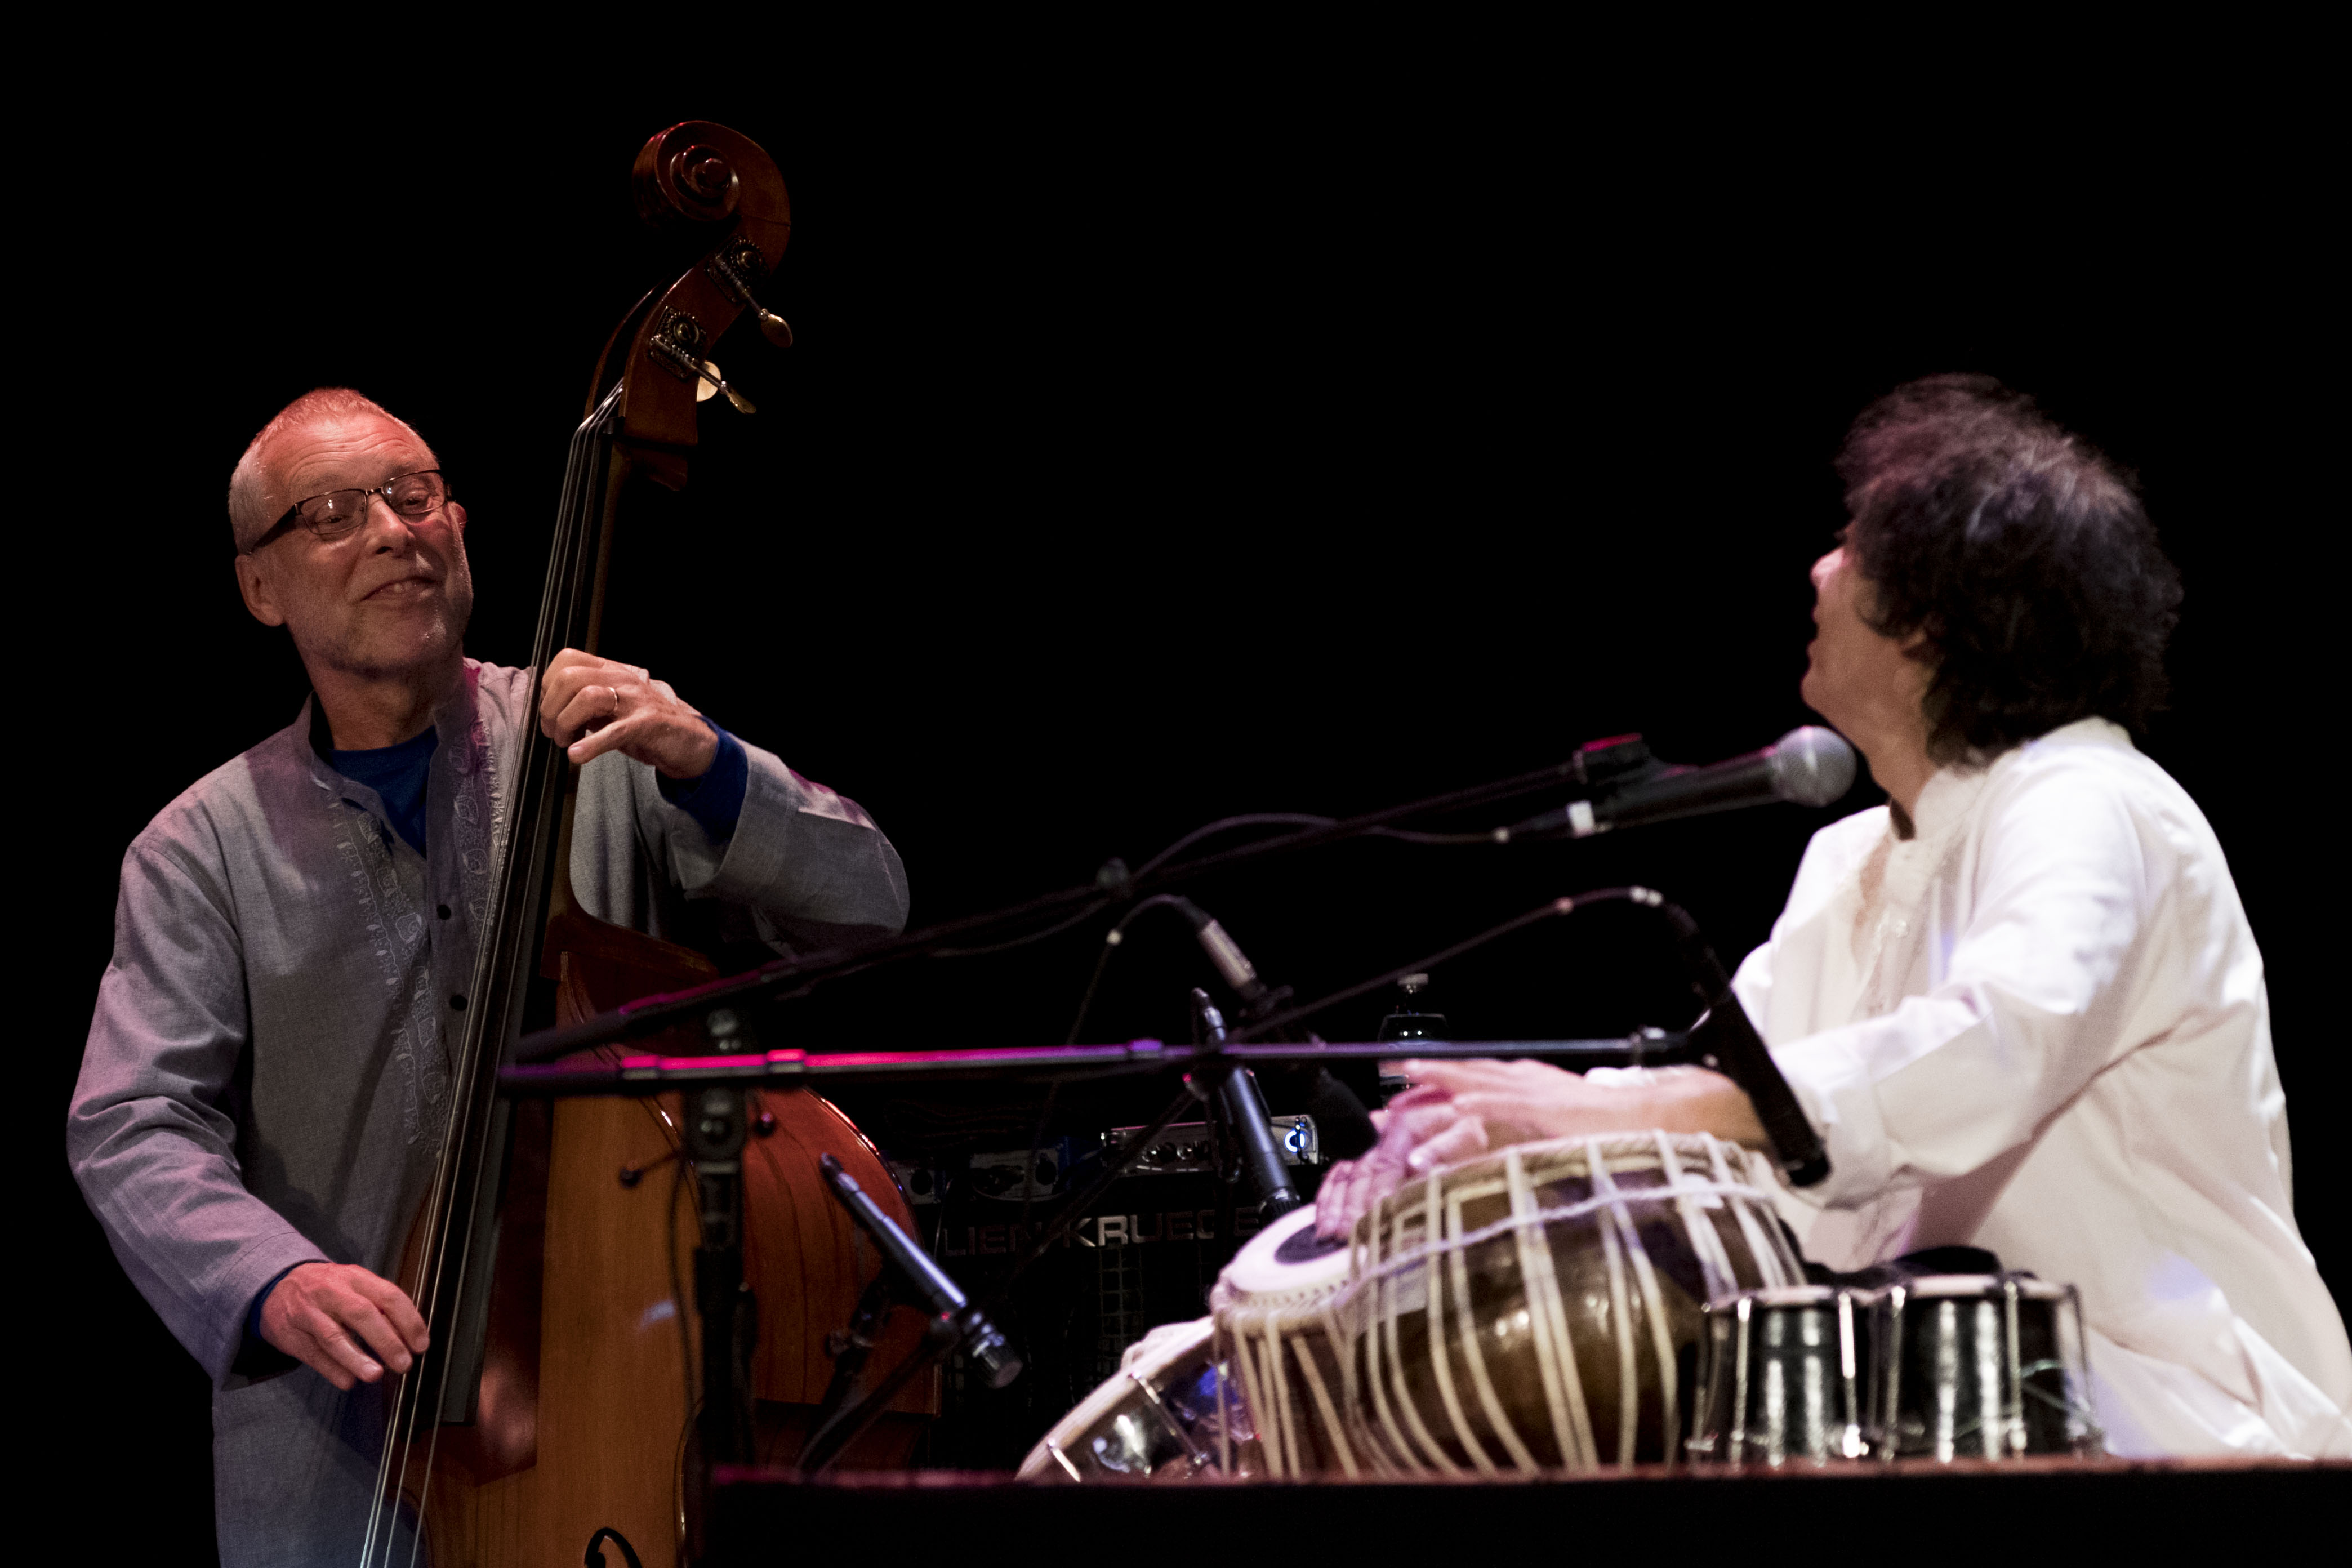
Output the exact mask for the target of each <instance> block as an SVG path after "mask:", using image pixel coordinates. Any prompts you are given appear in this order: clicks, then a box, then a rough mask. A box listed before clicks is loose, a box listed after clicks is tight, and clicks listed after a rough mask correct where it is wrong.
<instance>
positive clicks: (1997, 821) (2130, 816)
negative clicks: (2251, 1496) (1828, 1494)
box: [1734, 719, 2352, 1457]
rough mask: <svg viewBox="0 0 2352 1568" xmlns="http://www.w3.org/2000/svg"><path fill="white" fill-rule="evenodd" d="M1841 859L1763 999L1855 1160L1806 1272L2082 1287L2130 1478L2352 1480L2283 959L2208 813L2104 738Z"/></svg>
mask: <svg viewBox="0 0 2352 1568" xmlns="http://www.w3.org/2000/svg"><path fill="white" fill-rule="evenodd" d="M1913 827H1914V830H1913V833H1912V835H1911V837H1908V838H1903V837H1898V836H1897V835H1896V833H1895V827H1894V825H1893V823H1892V821H1891V814H1890V812H1889V811H1888V809H1887V808H1886V807H1885V806H1878V807H1875V808H1874V809H1872V810H1869V811H1864V812H1861V813H1858V814H1856V815H1855V816H1849V817H1847V818H1845V819H1844V820H1843V821H1842V822H1839V823H1837V824H1835V825H1833V826H1830V827H1828V828H1825V829H1823V830H1822V832H1821V833H1820V834H1818V835H1817V836H1816V837H1814V839H1813V842H1812V844H1811V847H1810V848H1809V849H1808V850H1807V851H1806V854H1805V858H1804V862H1803V864H1802V866H1801V868H1800V869H1799V870H1798V873H1797V880H1796V885H1795V887H1794V888H1793V889H1791V890H1790V895H1789V904H1788V908H1787V910H1785V911H1784V912H1783V913H1782V915H1781V916H1780V921H1779V922H1778V923H1777V924H1776V925H1775V926H1774V928H1773V931H1772V938H1771V940H1770V941H1769V942H1767V943H1766V944H1765V945H1764V946H1762V947H1760V948H1759V949H1757V950H1756V952H1753V953H1751V954H1749V956H1748V961H1747V962H1746V963H1743V964H1741V965H1740V967H1739V972H1738V975H1737V977H1736V978H1735V980H1734V986H1735V988H1736V990H1737V991H1738V995H1739V999H1740V1001H1741V1003H1742V1004H1743V1005H1745V1006H1746V1008H1747V1010H1748V1016H1749V1017H1751V1018H1752V1019H1754V1020H1755V1021H1756V1023H1757V1026H1758V1027H1759V1030H1760V1031H1761V1032H1762V1034H1763V1036H1764V1037H1765V1040H1766V1042H1767V1043H1768V1044H1769V1045H1770V1046H1771V1047H1773V1056H1774V1058H1775V1059H1776V1060H1777V1061H1778V1062H1779V1063H1780V1068H1781V1071H1782V1072H1783V1073H1784V1074H1785V1075H1786V1076H1787V1078H1788V1079H1789V1081H1790V1086H1791V1087H1792V1088H1794V1089H1795V1090H1796V1092H1797V1096H1798V1099H1799V1100H1800V1101H1801V1103H1802V1104H1803V1106H1804V1108H1805V1110H1806V1112H1807V1114H1808V1115H1809V1117H1810V1118H1811V1121H1812V1122H1813V1123H1814V1125H1815V1126H1816V1127H1818V1128H1820V1129H1821V1130H1822V1132H1823V1134H1824V1136H1825V1137H1826V1139H1827V1141H1828V1144H1829V1153H1830V1162H1831V1174H1830V1177H1829V1179H1828V1181H1826V1182H1825V1183H1823V1184H1822V1185H1820V1186H1819V1187H1816V1188H1813V1189H1811V1190H1810V1191H1808V1192H1805V1193H1804V1194H1801V1195H1791V1196H1790V1197H1789V1198H1788V1199H1787V1200H1786V1201H1785V1202H1784V1204H1783V1207H1784V1210H1785V1211H1786V1214H1787V1217H1788V1218H1789V1219H1790V1223H1791V1224H1792V1225H1793V1226H1795V1227H1796V1228H1797V1230H1798V1233H1799V1234H1800V1236H1801V1237H1802V1238H1803V1240H1804V1244H1805V1251H1806V1253H1807V1255H1808V1256H1809V1257H1811V1258H1814V1259H1815V1260H1817V1261H1819V1262H1822V1263H1825V1264H1827V1265H1829V1266H1830V1267H1832V1268H1861V1267H1863V1266H1864V1265H1866V1264H1869V1263H1872V1262H1874V1261H1877V1260H1879V1259H1883V1258H1894V1257H1897V1256H1899V1255H1901V1254H1903V1253H1906V1252H1909V1251H1914V1250H1916V1249H1918V1248H1922V1247H1935V1246H1942V1245H1948V1244H1965V1245H1970V1246H1976V1247H1986V1248H1989V1249H1990V1250H1991V1251H1992V1252H1994V1253H1995V1254H1997V1255H1998V1256H1999V1257H2000V1259H2001V1261H2002V1263H2003V1264H2004V1265H2006V1266H2007V1267H2009V1268H2026V1269H2031V1270H2032V1271H2033V1272H2034V1273H2036V1274H2039V1275H2040V1276H2042V1278H2043V1279H2057V1280H2065V1281H2070V1282H2072V1283H2074V1285H2076V1286H2078V1287H2080V1288H2081V1290H2082V1295H2083V1310H2084V1319H2085V1321H2086V1326H2087V1329H2088V1331H2089V1342H2090V1345H2089V1348H2090V1355H2091V1366H2092V1374H2093V1378H2094V1398H2095V1403H2096V1406H2097V1411H2098V1417H2099V1420H2100V1422H2101V1424H2102V1425H2103V1426H2105V1428H2106V1430H2107V1440H2108V1447H2109V1448H2110V1449H2111V1450H2112V1451H2114V1452H2116V1453H2120V1454H2133V1455H2150V1454H2198V1453H2216V1452H2235V1453H2242V1454H2271V1455H2277V1454H2297V1455H2305V1456H2311V1457H2319V1456H2330V1457H2336V1456H2352V1421H2347V1417H2346V1415H2345V1412H2346V1410H2347V1408H2352V1347H2347V1342H2346V1338H2345V1331H2344V1325H2343V1322H2342V1320H2341V1319H2340V1318H2339V1316H2338V1315H2337V1313H2336V1306H2335V1303H2334V1301H2333V1300H2331V1299H2330V1297H2329V1295H2328V1292H2327V1288H2326V1285H2325V1284H2324V1283H2323V1282H2322V1281H2321V1279H2320V1277H2319V1273H2318V1270H2317V1269H2316V1268H2315V1267H2314V1266H2313V1263H2312V1258H2311V1254H2310V1252H2309V1251H2308V1250H2307V1249H2306V1248H2305V1247H2304V1245H2303V1241H2302V1238H2301V1237H2299V1236H2298V1235H2297V1233H2296V1230H2295V1225H2294V1208H2293V1194H2294V1184H2293V1178H2292V1170H2291V1167H2290V1164H2289V1155H2288V1146H2287V1124H2286V1101H2285V1097H2284V1094H2283V1093H2282V1091H2281V1089H2280V1087H2279V1079H2278V1068H2277V1066H2276V1064H2275V1063H2274V1062H2273V1059H2272V1056H2271V1037H2270V1011H2269V1005H2268V1002H2267V1000H2266V998H2265V996H2264V994H2263V961H2262V954H2261V953H2260V952H2257V951H2256V949H2255V946H2254V938H2253V932H2252V930H2251V929H2249V927H2248V926H2247V923H2246V916H2245V911H2244V910H2243V909H2242V908H2241V907H2240V905H2239V902H2238V892H2237V889H2236V887H2235V886H2234V885H2233V884H2232V883H2231V879H2230V872H2229V868H2228V866H2227V864H2226V863H2225V862H2224V860H2223V858H2222V855H2221V845H2220V844H2219V843H2218V842H2217V841H2216V840H2215V838H2214V837H2213V832H2212V829H2211V828H2210V827H2209V826H2207V825H2206V822H2205V817H2204V815H2203V814H2202V813H2201V812H2200V811H2199V810H2198V809H2197V806H2196V804H2195V803H2194V802H2192V801H2191V800H2190V799H2189V796H2188V795H2187V794H2186V793H2185V792H2184V791H2182V789H2181V788H2180V786H2179V784H2175V783H2174V782H2173V781H2172V779H2171V778H2170V777H2169V776H2168V775H2167V774H2166V773H2165V772H2164V771H2163V770H2162V769H2161V768H2159V767H2158V766H2157V765H2156V764H2155V763H2152V762H2150V761H2149V760H2148V759H2147V757H2145V756H2143V755H2141V754H2140V752H2138V751H2137V750H2136V749H2135V748H2134V747H2133V745H2132V743H2131V741H2130V738H2129V737H2128V736H2127V735H2126V734H2125V732H2124V731H2122V730H2121V729H2120V728H2119V727H2117V726H2116V725H2115V724H2113V723H2110V722H2108V721H2105V720H2102V719H2086V720H2082V721H2077V722H2075V723H2073V724H2068V725H2066V726H2064V727H2063V728H2061V729H2058V730H2054V731H2051V732H2050V733H2048V734H2046V735H2044V736H2042V737H2041V738H2040V739H2038V740H2034V741H2030V742H2026V743H2025V744H2023V745H2021V746H2019V747H2017V748H2015V749H2014V750H2011V751H2010V752H2005V753H2004V754H2002V755H2001V756H2000V758H1999V759H1998V760H1996V761H1995V762H1994V763H1992V764H1991V765H1990V767H1987V768H1983V769H1980V770H1973V771H1963V770H1958V769H1945V770H1943V771H1941V772H1938V773H1936V774H1935V775H1934V776H1933V777H1932V778H1930V779H1929V780H1928V782H1927V785H1926V787H1925V788H1924V789H1923V790H1922V791H1921V792H1920V794H1919V796H1918V799H1917V802H1916V812H1915V814H1914V817H1913Z"/></svg>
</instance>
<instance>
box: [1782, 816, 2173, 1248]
mask: <svg viewBox="0 0 2352 1568" xmlns="http://www.w3.org/2000/svg"><path fill="white" fill-rule="evenodd" d="M1987 806H1988V809H1989V816H1988V817H1987V819H1986V825H1985V829H1984V831H1983V833H1982V835H1981V837H1979V838H1978V839H1977V840H1976V842H1975V843H1974V845H1973V846H1972V847H1971V848H1970V852H1969V861H1970V863H1969V864H1967V865H1964V866H1963V868H1961V869H1962V880H1963V881H1964V882H1965V883H1966V889H1965V893H1966V896H1965V897H1964V898H1963V899H1962V900H1960V903H1961V906H1962V908H1963V909H1964V910H1965V913H1964V914H1962V915H1959V916H1958V918H1956V919H1954V920H1953V921H1951V922H1950V926H1949V929H1930V930H1929V931H1927V933H1926V945H1927V952H1926V962H1927V966H1928V970H1929V975H1928V978H1929V980H1930V984H1928V985H1927V988H1926V989H1925V992H1924V994H1913V995H1910V996H1908V997H1906V999H1905V1000H1903V1001H1902V1002H1901V1003H1900V1004H1899V1005H1897V1006H1895V1008H1894V1010H1893V1011H1892V1012H1890V1013H1888V1014H1885V1016H1879V1017H1874V1018H1870V1019H1866V1020H1864V1021H1861V1022H1857V1023H1853V1024H1849V1025H1845V1026H1841V1027H1836V1028H1831V1029H1827V1030H1824V1031H1822V1032H1821V1033H1818V1034H1814V1035H1811V1036H1810V1037H1805V1038H1802V1039H1797V1040H1792V1041H1789V1042H1787V1043H1785V1044H1782V1045H1780V1046H1779V1047H1776V1048H1775V1050H1774V1052H1773V1055H1774V1057H1775V1059H1777V1060H1778V1061H1779V1063H1780V1068H1781V1070H1782V1071H1783V1072H1784V1073H1786V1074H1787V1075H1788V1078H1789V1079H1790V1084H1791V1086H1792V1087H1793V1088H1794V1089H1795V1090H1796V1092H1797V1095H1798V1098H1799V1100H1800V1101H1801V1103H1802V1104H1803V1105H1804V1107H1805V1110H1806V1112H1807V1114H1808V1115H1810V1116H1811V1118H1812V1120H1813V1121H1814V1124H1815V1125H1816V1126H1817V1127H1819V1128H1820V1129H1821V1130H1822V1134H1823V1137H1824V1139H1825V1140H1826V1142H1827V1143H1828V1146H1829V1152H1830V1160H1831V1163H1832V1175H1831V1177H1830V1179H1829V1182H1828V1183H1827V1184H1824V1185H1823V1186H1822V1187H1821V1188H1818V1189H1816V1190H1815V1191H1814V1192H1813V1193H1812V1194H1809V1196H1811V1198H1812V1199H1813V1200H1814V1201H1816V1202H1821V1203H1825V1204H1827V1205H1832V1206H1843V1205H1848V1204H1860V1203H1865V1202H1868V1201H1871V1200H1872V1199H1874V1198H1875V1197H1877V1196H1878V1195H1880V1194H1884V1193H1885V1192H1886V1191H1887V1190H1888V1189H1889V1188H1890V1187H1906V1186H1917V1185H1921V1184H1927V1183H1929V1182H1933V1181H1937V1180H1941V1179H1945V1178H1948V1177H1951V1176H1956V1175H1959V1174H1963V1173H1967V1172H1969V1171H1973V1170H1975V1169H1977V1168H1979V1167H1980V1166H1982V1165H1983V1164H1985V1163H1987V1162H1988V1161H1990V1160H1992V1159H1994V1158H1995V1157H1997V1156H1999V1155H2000V1154H2001V1153H2003V1152H2007V1151H2009V1150H2011V1149H2013V1148H2016V1147H2018V1146H2019V1145H2021V1144H2022V1143H2024V1142H2027V1141H2028V1140H2029V1139H2030V1138H2031V1137H2032V1134H2033V1131H2034V1130H2035V1128H2036V1127H2038V1126H2039V1125H2041V1124H2042V1121H2044V1120H2045V1119H2047V1118H2048V1117H2050V1116H2051V1115H2053V1113H2054V1112H2056V1111H2057V1110H2059V1109H2060V1108H2062V1107H2063V1105H2065V1103H2066V1102H2067V1101H2068V1100H2070V1099H2071V1098H2072V1097H2073V1096H2074V1095H2075V1094H2076V1093H2077V1092H2078V1091H2079V1090H2081V1089H2082V1088H2083V1086H2084V1084H2085V1083H2087V1082H2088V1081H2090V1079H2092V1078H2093V1077H2094V1076H2095V1074H2097V1073H2098V1072H2100V1071H2101V1070H2102V1069H2103V1068H2106V1067H2107V1066H2109V1065H2110V1064H2111V1063H2113V1062H2114V1061H2115V1060H2116V1059H2118V1058H2121V1057H2122V1056H2123V1055H2124V1054H2126V1053H2127V1052H2128V1051H2130V1050H2131V1049H2133V1048H2135V1047H2137V1046H2138V1045H2139V1044H2141V1043H2143V1040H2144V1039H2145V1037H2146V1035H2145V1033H2144V1031H2141V1030H2139V1029H2137V1027H2136V1026H2133V1025H2132V1024H2131V1023H2130V1021H2129V1020H2127V1019H2126V1018H2125V1017H2123V1016H2121V1015H2124V1014H2128V1013H2132V1012H2135V1011H2137V1008H2136V1007H2135V1005H2134V1003H2135V997H2134V992H2135V983H2136V982H2137V979H2138V977H2139V973H2138V972H2139V971H2140V970H2141V969H2142V968H2143V967H2144V966H2145V965H2146V964H2147V963H2148V962H2149V958H2150V951H2151V945H2152V944H2151V943H2150V942H2148V941H2147V940H2146V938H2147V933H2148V932H2149V931H2150V930H2151V929H2152V928H2159V927H2161V926H2162V925H2163V923H2164V919H2165V913H2166V911H2165V910H2164V909H2163V907H2162V906H2164V905H2165V904H2167V903H2168V902H2170V901H2171V900H2176V899H2179V898H2180V897H2182V896H2184V889H2182V888H2181V887H2180V885H2179V881H2178V879H2176V878H2175V877H2174V876H2173V875H2172V874H2171V873H2172V871H2173V869H2174V865H2173V862H2174V860H2175V858H2174V857H2173V856H2172V855H2171V854H2170V853H2169V852H2168V846H2166V845H2164V844H2163V842H2162V839H2161V835H2160V834H2158V833H2155V832H2152V831H2151V830H2150V825H2143V824H2141V823H2139V822H2137V821H2136V820H2135V818H2134V816H2133V813H2132V810H2131V808H2130V806H2129V805H2127V804H2126V801H2125V800H2124V799H2122V798H2121V797H2119V796H2118V795H2117V794H2116V792H2114V791H2112V790H2109V789H2105V788H2102V787H2100V785H2099V783H2098V781H2097V780H2096V779H2095V778H2091V777H2086V776H2084V775H2083V774H2081V773H2064V772H2053V773H2042V774H2033V775H2028V776H2025V777H2023V778H2021V779H2019V780H2017V781H2016V783H2015V784H2013V785H2012V786H2011V787H2008V788H2005V789H2003V790H2002V791H2001V798H2000V799H1997V800H1993V801H1989V802H1988V803H1987ZM2158 862H2163V863H2158ZM1922 918H1924V919H1927V921H1930V924H1931V928H1932V927H1934V926H1935V924H1936V916H1935V914H1934V912H1933V911H1929V912H1927V914H1926V915H1924V916H1923V917H1922ZM2154 945H2164V944H2161V943H2158V944H2154ZM1763 959H1764V963H1767V964H1769V954H1767V955H1763ZM1747 968H1748V966H1743V973H1744V974H1745V972H1746V970H1747ZM1747 978H1748V979H1749V982H1750V986H1751V988H1757V989H1760V986H1759V985H1758V984H1757V983H1758V982H1762V983H1764V984H1769V969H1768V968H1763V967H1761V966H1760V965H1759V970H1758V973H1755V974H1753V975H1749V976H1747Z"/></svg>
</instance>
